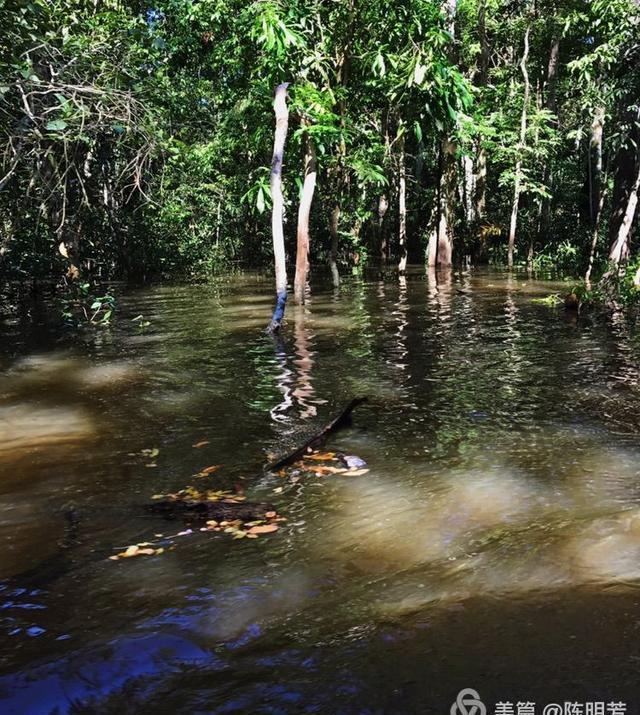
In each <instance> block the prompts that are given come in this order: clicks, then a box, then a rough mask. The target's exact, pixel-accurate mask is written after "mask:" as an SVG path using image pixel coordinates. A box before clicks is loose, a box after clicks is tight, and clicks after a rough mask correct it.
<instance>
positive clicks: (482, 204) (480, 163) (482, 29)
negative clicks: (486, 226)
mask: <svg viewBox="0 0 640 715" xmlns="http://www.w3.org/2000/svg"><path fill="white" fill-rule="evenodd" d="M486 11H487V3H486V0H481V2H480V5H479V7H478V36H479V38H480V58H479V72H478V86H479V87H486V86H487V84H488V82H489V42H488V40H487V25H486ZM474 184H475V204H476V205H475V214H476V219H477V220H478V221H482V220H484V218H485V216H486V210H487V154H486V151H485V148H484V144H483V143H482V137H481V136H479V137H478V142H477V148H476V168H475V179H474Z"/></svg>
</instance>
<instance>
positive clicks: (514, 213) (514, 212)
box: [507, 26, 531, 268]
mask: <svg viewBox="0 0 640 715" xmlns="http://www.w3.org/2000/svg"><path fill="white" fill-rule="evenodd" d="M530 31H531V26H527V29H526V32H525V33H524V52H523V53H522V60H521V61H520V70H521V72H522V77H523V79H524V97H523V100H522V115H521V117H520V142H519V145H518V150H519V151H518V160H517V161H516V170H515V184H514V188H513V204H512V207H511V221H510V223H509V248H508V254H507V264H508V266H509V268H513V252H514V248H515V244H516V226H517V222H518V207H519V205H520V189H521V182H522V152H523V151H524V148H525V144H526V139H527V107H528V105H529V92H530V87H529V74H528V72H527V59H528V57H529V33H530Z"/></svg>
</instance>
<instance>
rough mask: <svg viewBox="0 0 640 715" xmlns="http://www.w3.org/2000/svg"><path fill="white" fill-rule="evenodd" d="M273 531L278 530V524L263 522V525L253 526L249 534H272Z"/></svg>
mask: <svg viewBox="0 0 640 715" xmlns="http://www.w3.org/2000/svg"><path fill="white" fill-rule="evenodd" d="M273 531H278V525H277V524H263V525H262V526H252V527H251V528H250V529H249V531H248V532H247V533H249V534H271V532H273Z"/></svg>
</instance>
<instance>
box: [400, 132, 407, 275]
mask: <svg viewBox="0 0 640 715" xmlns="http://www.w3.org/2000/svg"><path fill="white" fill-rule="evenodd" d="M398 145H399V152H398V153H399V156H398V164H399V166H398V217H399V226H398V237H399V245H400V262H399V264H398V271H399V272H400V275H402V274H403V273H405V271H406V270H407V168H406V165H405V155H404V136H401V137H400V141H399V142H398Z"/></svg>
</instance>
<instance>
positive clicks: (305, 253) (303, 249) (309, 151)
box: [293, 134, 316, 303]
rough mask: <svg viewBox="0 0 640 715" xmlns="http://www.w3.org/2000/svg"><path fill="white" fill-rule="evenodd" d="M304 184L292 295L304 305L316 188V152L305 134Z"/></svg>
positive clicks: (309, 138) (299, 210)
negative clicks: (312, 207) (310, 226)
mask: <svg viewBox="0 0 640 715" xmlns="http://www.w3.org/2000/svg"><path fill="white" fill-rule="evenodd" d="M304 146H305V155H304V183H303V184H302V196H301V198H300V206H299V208H298V231H297V249H296V275H295V279H294V282H293V294H294V297H295V300H296V303H304V298H305V292H306V289H307V280H308V275H309V216H310V214H311V204H312V202H313V194H314V191H315V188H316V150H315V146H314V144H313V139H312V138H311V137H310V136H309V135H308V134H305V139H304Z"/></svg>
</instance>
